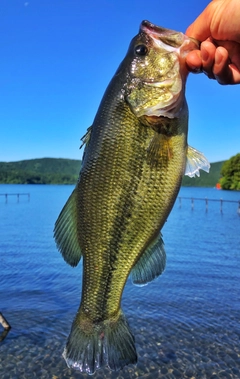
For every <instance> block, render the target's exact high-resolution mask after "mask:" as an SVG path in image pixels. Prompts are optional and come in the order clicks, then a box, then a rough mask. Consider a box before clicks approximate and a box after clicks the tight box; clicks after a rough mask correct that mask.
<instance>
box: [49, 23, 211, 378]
mask: <svg viewBox="0 0 240 379" xmlns="http://www.w3.org/2000/svg"><path fill="white" fill-rule="evenodd" d="M194 48H197V46H196V42H194V41H192V40H191V39H189V38H188V37H186V36H184V35H183V34H182V33H178V32H174V31H171V30H168V29H164V28H160V27H157V26H154V25H153V24H151V23H149V22H147V21H144V22H142V24H141V27H140V32H139V34H138V35H137V36H136V37H135V38H134V39H133V40H132V42H131V44H130V48H129V51H128V53H127V55H126V57H125V59H124V60H123V62H122V63H121V65H120V67H119V69H118V71H117V72H116V74H115V76H114V77H113V79H112V81H111V82H110V84H109V86H108V88H107V90H106V92H105V94H104V96H103V99H102V101H101V104H100V106H99V109H98V112H97V114H96V117H95V119H94V122H93V125H92V126H91V128H89V130H88V132H87V134H86V135H85V136H84V137H83V142H84V143H85V144H86V147H85V151H84V157H83V162H82V167H81V171H80V176H79V180H78V183H77V185H76V188H75V190H74V191H73V193H72V195H71V196H70V198H69V200H68V201H67V203H66V205H65V206H64V208H63V210H62V212H61V213H60V215H59V218H58V220H57V222H56V225H55V231H54V234H55V239H56V243H57V246H58V248H59V250H60V251H61V253H62V255H63V257H64V259H65V260H66V261H67V262H68V263H69V264H71V265H72V266H76V265H77V264H78V262H79V260H80V259H81V256H83V280H82V298H81V304H80V307H79V311H78V313H77V315H76V317H75V320H74V322H73V325H72V329H71V333H70V336H69V338H68V341H67V345H66V348H65V350H64V354H63V355H64V358H65V359H66V362H67V364H68V366H69V367H73V368H75V369H77V370H80V371H82V372H87V373H89V374H92V373H94V372H95V370H97V369H99V368H101V367H103V366H107V367H109V368H110V369H112V370H119V369H121V368H122V367H124V366H125V365H127V364H129V363H136V361H137V354H136V349H135V344H134V337H133V335H132V333H131V331H130V328H129V325H128V323H127V321H126V319H125V316H124V314H123V312H122V310H121V297H122V292H123V289H124V286H125V283H126V281H127V278H128V277H129V275H130V273H132V280H133V282H134V283H135V284H139V285H144V284H146V283H148V282H150V281H151V280H153V279H154V278H155V277H157V276H159V275H160V274H161V273H162V272H163V270H164V268H165V261H166V255H165V250H164V247H163V241H162V238H161V234H160V230H161V229H162V227H163V225H164V223H165V221H166V218H167V217H168V215H169V213H170V211H171V209H172V206H173V204H174V202H175V199H176V196H177V194H178V191H179V188H180V185H181V180H182V175H183V173H184V170H185V167H188V170H189V172H190V176H193V172H197V173H198V170H199V168H204V167H205V168H204V169H207V168H208V163H207V162H206V159H205V158H204V157H203V156H202V155H201V153H199V152H197V151H196V150H194V149H192V148H190V147H189V146H188V144H187V131H188V108H187V103H186V101H185V96H184V88H185V81H186V77H187V72H186V67H185V65H184V56H185V55H184V54H186V51H190V50H191V49H194ZM181 49H182V50H183V51H181ZM186 162H187V164H186ZM199 162H200V163H199Z"/></svg>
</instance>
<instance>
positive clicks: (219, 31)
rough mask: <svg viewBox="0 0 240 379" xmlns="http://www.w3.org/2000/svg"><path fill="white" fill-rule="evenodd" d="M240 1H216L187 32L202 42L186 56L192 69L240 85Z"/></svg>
mask: <svg viewBox="0 0 240 379" xmlns="http://www.w3.org/2000/svg"><path fill="white" fill-rule="evenodd" d="M239 20H240V1H239V0H213V1H212V2H211V3H209V4H208V6H207V7H206V8H205V10H204V11H203V12H202V13H201V14H200V16H199V17H198V18H197V19H196V20H195V21H194V22H193V24H192V25H190V26H189V27H188V29H187V31H186V34H187V35H188V36H189V37H193V38H196V39H198V40H199V41H201V42H202V43H201V46H200V50H193V51H191V52H190V53H189V54H188V55H187V58H186V63H187V66H188V68H189V70H190V71H192V72H197V71H199V70H201V71H203V72H204V73H205V74H206V75H207V76H208V77H209V78H212V79H216V80H217V81H218V82H219V83H220V84H240V23H239Z"/></svg>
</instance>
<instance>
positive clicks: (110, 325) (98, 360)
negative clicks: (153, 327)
mask: <svg viewBox="0 0 240 379" xmlns="http://www.w3.org/2000/svg"><path fill="white" fill-rule="evenodd" d="M87 324H88V325H87ZM87 324H86V322H82V323H81V316H80V314H79V313H78V315H77V317H76V318H75V320H74V322H73V325H72V330H71V333H70V335H69V337H68V341H67V345H66V347H65V349H64V352H63V357H64V359H65V360H66V363H67V365H68V367H70V368H74V369H76V370H79V371H81V372H86V373H88V374H90V375H91V374H94V372H95V371H96V370H98V369H100V368H102V367H104V366H107V367H108V368H110V369H111V370H114V371H117V370H121V369H122V368H123V367H124V366H126V365H128V364H130V363H136V362H137V353H136V348H135V344H134V336H133V334H132V333H131V331H130V329H129V325H128V322H127V320H126V318H125V316H124V314H123V313H122V312H120V315H119V317H118V318H117V320H106V321H103V322H101V323H99V324H91V326H90V327H89V323H87Z"/></svg>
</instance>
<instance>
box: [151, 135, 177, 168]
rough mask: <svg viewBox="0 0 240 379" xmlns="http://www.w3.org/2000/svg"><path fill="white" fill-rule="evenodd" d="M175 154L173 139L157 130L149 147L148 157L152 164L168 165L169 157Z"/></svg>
mask: <svg viewBox="0 0 240 379" xmlns="http://www.w3.org/2000/svg"><path fill="white" fill-rule="evenodd" d="M172 156H173V151H172V146H171V140H170V138H169V137H167V136H165V135H164V134H161V133H158V132H155V133H154V136H153V138H152V140H151V142H150V144H149V147H148V149H147V159H148V162H149V163H150V165H151V166H157V165H159V164H160V163H161V164H162V165H165V166H166V165H167V164H168V161H169V159H171V158H172Z"/></svg>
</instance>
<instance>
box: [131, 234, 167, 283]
mask: <svg viewBox="0 0 240 379" xmlns="http://www.w3.org/2000/svg"><path fill="white" fill-rule="evenodd" d="M165 266H166V253H165V250H164V243H163V240H162V235H161V234H160V235H159V237H158V238H157V239H156V240H155V241H154V242H153V243H151V245H150V246H149V247H148V248H147V249H146V250H145V252H144V253H143V255H142V256H141V258H140V259H139V261H138V262H137V263H136V264H135V266H134V267H133V269H132V272H131V274H132V282H133V284H135V285H138V286H143V285H145V284H147V283H149V282H151V281H152V280H153V279H155V278H157V277H158V276H159V275H161V274H162V273H163V271H164V269H165Z"/></svg>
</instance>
